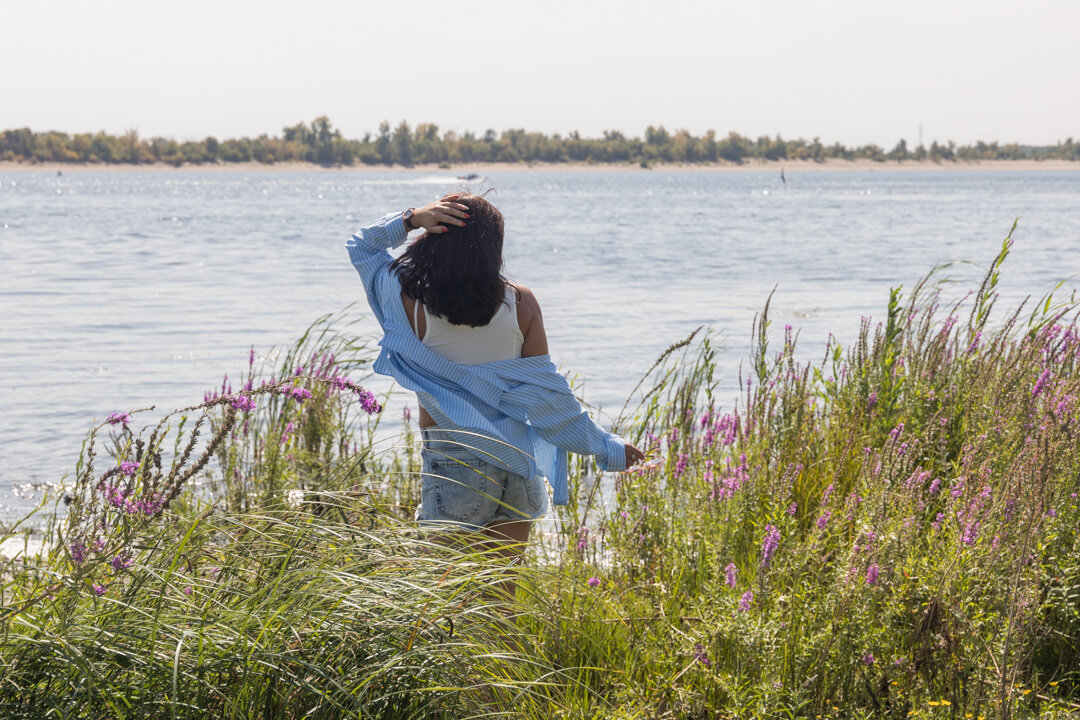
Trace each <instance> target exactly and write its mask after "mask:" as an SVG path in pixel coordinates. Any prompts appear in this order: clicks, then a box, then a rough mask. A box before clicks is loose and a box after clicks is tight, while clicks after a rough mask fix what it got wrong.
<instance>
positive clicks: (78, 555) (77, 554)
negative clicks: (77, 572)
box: [71, 540, 86, 565]
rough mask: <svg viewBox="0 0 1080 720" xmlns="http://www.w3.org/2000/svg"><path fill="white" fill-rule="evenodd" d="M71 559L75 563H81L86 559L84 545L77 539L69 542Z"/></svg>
mask: <svg viewBox="0 0 1080 720" xmlns="http://www.w3.org/2000/svg"><path fill="white" fill-rule="evenodd" d="M71 559H72V560H74V561H75V564H76V565H81V564H82V563H83V561H85V560H86V546H85V545H83V544H82V543H81V542H79V541H78V540H76V541H75V542H73V543H71Z"/></svg>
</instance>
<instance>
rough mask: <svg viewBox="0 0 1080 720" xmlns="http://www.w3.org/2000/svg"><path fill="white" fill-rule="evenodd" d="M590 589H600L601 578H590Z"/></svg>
mask: <svg viewBox="0 0 1080 720" xmlns="http://www.w3.org/2000/svg"><path fill="white" fill-rule="evenodd" d="M589 587H592V588H594V587H600V578H598V577H596V576H595V575H593V576H592V577H591V578H589Z"/></svg>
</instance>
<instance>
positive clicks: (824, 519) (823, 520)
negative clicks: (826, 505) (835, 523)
mask: <svg viewBox="0 0 1080 720" xmlns="http://www.w3.org/2000/svg"><path fill="white" fill-rule="evenodd" d="M831 517H832V510H826V511H825V512H823V513H822V514H821V516H820V517H819V518H818V519H817V526H818V529H819V530H824V529H825V526H826V525H828V524H829V518H831Z"/></svg>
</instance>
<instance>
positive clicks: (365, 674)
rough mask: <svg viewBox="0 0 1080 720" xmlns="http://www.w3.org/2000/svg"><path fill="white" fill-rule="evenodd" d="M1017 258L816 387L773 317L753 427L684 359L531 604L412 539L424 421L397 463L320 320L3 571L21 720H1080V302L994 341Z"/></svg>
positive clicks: (823, 362) (870, 340) (765, 322)
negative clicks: (638, 456)
mask: <svg viewBox="0 0 1080 720" xmlns="http://www.w3.org/2000/svg"><path fill="white" fill-rule="evenodd" d="M1010 249H1011V240H1010V239H1008V238H1007V239H1006V241H1005V243H1004V244H1003V246H1002V250H1001V252H1000V253H999V254H998V255H997V257H996V258H995V259H994V260H993V262H992V263H991V267H990V268H989V270H988V272H987V274H986V278H985V280H984V282H983V283H982V285H981V286H980V287H979V288H977V289H975V290H973V292H972V293H971V294H969V296H968V297H966V298H964V299H962V300H959V301H953V302H951V303H945V302H944V301H943V299H942V296H941V295H940V294H939V293H938V292H937V290H936V288H935V285H934V281H935V279H936V278H937V277H938V275H939V273H938V272H937V271H935V272H932V273H931V274H930V275H928V276H927V278H926V279H925V280H924V281H923V282H922V283H920V284H919V285H918V286H916V287H915V288H914V289H912V291H911V292H909V293H907V294H906V295H905V294H904V293H903V292H902V289H899V288H898V289H895V290H894V291H893V292H892V293H891V294H890V297H889V302H888V305H887V309H886V315H885V317H884V318H883V320H882V322H880V323H873V322H872V321H870V320H868V319H867V320H864V322H863V324H862V326H861V328H860V331H859V334H858V336H857V337H856V338H855V339H854V341H853V342H852V343H851V344H850V345H849V346H848V347H846V348H843V347H840V346H839V345H838V344H837V343H836V341H835V340H830V341H829V344H828V346H827V347H826V348H825V350H824V352H823V353H822V354H821V355H820V356H818V357H820V358H821V359H820V360H816V361H813V362H805V361H801V360H799V357H800V355H799V354H797V352H796V333H795V330H794V329H793V328H790V327H787V328H785V329H784V331H783V333H782V335H781V336H780V337H776V336H775V333H773V332H772V328H771V320H770V317H769V305H768V304H766V306H765V308H764V310H763V311H762V313H760V314H759V316H758V318H757V319H756V321H755V326H754V337H755V345H754V349H753V352H752V355H751V357H750V358H748V359H747V363H746V368H747V375H746V377H742V378H740V383H741V385H740V386H741V387H742V388H743V397H742V399H741V400H740V401H739V403H738V404H737V405H736V407H733V408H726V409H725V408H721V407H719V406H717V405H716V402H715V399H714V397H713V392H714V388H715V375H716V363H715V355H716V352H717V348H716V345H715V341H714V339H713V338H712V336H711V335H710V334H708V333H707V332H706V333H703V334H698V335H696V336H693V337H691V338H690V339H688V340H687V341H686V342H684V343H679V344H676V345H675V346H673V347H672V348H671V349H670V351H669V352H668V353H666V354H665V356H664V357H662V358H661V360H660V361H659V362H658V363H657V365H656V366H654V367H653V369H652V370H650V373H649V375H648V376H647V378H646V380H645V381H644V382H643V384H642V386H641V388H640V391H635V393H634V398H633V400H634V406H633V407H632V408H630V409H628V410H627V411H626V412H624V414H623V419H621V420H620V431H621V432H623V433H624V435H625V436H626V437H627V438H628V439H632V440H634V441H636V442H638V443H642V444H645V445H652V446H655V447H658V448H660V456H661V457H662V458H663V461H662V463H661V465H660V466H659V467H654V468H651V469H648V470H644V471H638V472H633V473H626V474H621V475H619V476H617V477H615V478H614V484H613V485H610V484H609V483H608V480H603V481H601V479H600V478H598V477H597V473H596V472H595V469H594V467H593V465H592V463H591V462H590V461H587V460H579V461H577V462H576V463H575V464H574V466H573V468H574V472H573V477H572V478H571V480H572V483H573V488H574V493H573V494H572V495H573V497H572V502H571V504H570V505H569V506H566V507H564V508H560V509H558V511H557V516H556V519H557V521H558V522H557V524H556V527H557V529H558V532H557V533H555V534H554V535H548V536H544V538H543V539H542V541H541V543H538V544H537V545H534V547H533V548H531V551H530V557H531V562H530V563H529V564H528V565H527V566H526V567H521V568H517V569H516V570H515V571H514V572H515V573H516V576H517V580H518V590H517V593H516V595H515V596H514V597H503V596H500V595H499V594H498V593H497V592H495V591H494V590H493V588H496V587H500V584H499V581H500V580H501V579H503V578H504V577H505V573H506V572H508V569H507V568H506V567H505V565H504V564H503V561H502V560H500V559H499V558H497V557H490V556H487V555H485V554H483V553H480V552H477V551H475V550H468V549H461V548H457V549H455V548H449V547H446V546H444V545H443V544H439V543H436V542H432V538H429V537H427V536H425V535H424V534H423V533H422V532H420V531H419V530H418V529H417V528H416V527H415V526H414V525H413V524H412V523H411V522H410V521H409V518H410V514H411V509H412V507H414V505H415V503H416V501H417V499H418V497H417V495H418V489H419V486H418V476H417V470H418V467H417V461H416V457H415V453H414V451H413V449H412V447H411V430H410V428H411V426H410V425H409V423H408V422H406V428H407V430H406V433H405V437H404V438H403V441H402V443H401V445H399V446H398V447H397V448H394V449H389V450H385V451H379V450H378V449H377V447H376V445H375V444H374V443H373V441H372V433H371V427H370V426H371V425H372V422H371V421H369V420H365V418H377V417H378V415H377V414H375V415H371V416H368V415H367V414H366V413H364V412H357V411H356V410H357V408H358V407H359V406H360V405H365V406H366V407H367V409H369V410H374V409H375V408H374V404H376V403H375V401H374V398H372V397H370V396H369V395H366V394H365V391H364V390H363V389H362V387H360V386H358V385H357V384H356V383H355V382H353V381H351V380H347V376H348V375H349V374H350V373H352V374H355V373H356V372H358V371H361V370H362V369H363V368H365V367H366V366H367V365H366V363H367V362H368V361H369V359H370V355H369V354H368V353H367V350H366V347H363V346H361V345H358V344H356V343H354V342H351V341H348V340H346V339H344V338H348V333H343V332H335V329H334V326H333V323H328V322H324V323H320V324H317V325H316V326H315V327H314V328H313V330H312V331H311V332H309V333H308V334H307V335H306V336H305V338H304V339H303V340H302V341H301V342H300V343H299V344H298V345H297V347H296V348H293V349H292V350H291V351H290V352H289V353H286V355H285V356H284V357H283V358H282V359H281V361H280V362H279V363H278V365H277V367H275V368H267V369H265V370H260V368H258V367H257V366H256V364H255V363H254V361H252V362H251V363H249V369H248V371H247V374H246V375H245V376H244V377H243V378H241V380H242V381H243V385H242V386H241V388H240V389H239V390H232V389H230V388H229V386H228V381H226V382H225V383H224V384H223V387H222V388H221V389H220V390H218V391H217V392H216V393H210V394H208V395H207V396H206V398H205V399H204V403H202V404H201V405H199V406H196V407H194V408H189V409H188V410H187V411H185V412H184V413H181V414H180V415H179V416H172V418H179V417H181V416H185V415H186V416H187V417H188V419H187V420H185V421H183V424H181V422H180V420H179V419H176V420H175V421H174V420H173V419H169V418H167V419H166V420H165V421H163V422H162V423H159V424H155V425H154V426H151V427H148V428H145V429H144V430H142V431H141V432H136V431H134V430H132V429H131V428H132V425H133V422H131V421H129V422H128V423H127V424H125V423H124V422H122V419H121V420H120V421H117V422H116V424H114V425H111V426H109V425H106V426H105V427H107V428H111V429H112V437H113V441H112V444H111V446H110V448H109V450H110V453H109V454H110V456H111V460H110V461H109V467H108V468H107V469H105V470H101V469H100V468H98V467H96V465H100V464H101V461H100V460H97V461H95V458H96V451H95V450H94V448H96V447H97V446H98V443H97V441H96V440H95V437H93V436H92V437H91V439H90V441H89V442H88V443H87V446H86V452H85V453H84V459H83V462H82V465H81V466H80V474H79V483H78V486H77V492H76V499H75V502H74V503H73V506H72V509H71V512H70V513H69V514H68V516H67V518H66V519H65V520H64V521H63V522H62V523H59V522H58V523H57V524H56V525H55V526H54V527H53V530H52V532H53V536H52V537H51V540H50V544H49V548H50V550H49V551H48V552H47V553H45V554H43V556H42V557H41V558H39V559H37V560H36V561H34V562H27V563H23V564H15V563H10V564H9V566H8V567H7V568H6V570H5V571H4V574H3V580H2V584H0V593H2V598H0V604H2V608H0V613H3V616H2V620H0V623H2V625H0V631H2V632H3V635H2V646H0V673H2V676H3V680H2V681H0V714H3V715H9V716H15V717H43V716H46V714H48V713H51V714H53V715H55V716H58V717H98V716H103V715H105V714H109V715H112V716H115V717H179V716H222V717H255V716H259V717H282V718H286V717H308V716H310V717H353V716H355V717H478V716H504V717H533V718H539V717H545V718H551V717H574V718H630V717H649V718H654V717H655V718H660V717H663V718H667V717H670V718H705V717H758V716H760V717H781V716H782V717H815V718H816V717H834V716H835V717H889V718H906V717H957V718H960V717H972V718H979V717H985V718H991V717H993V718H1008V717H1035V716H1053V715H1055V714H1058V715H1060V716H1064V715H1066V714H1068V713H1070V712H1076V711H1077V710H1078V709H1080V687H1078V683H1080V548H1078V540H1077V534H1078V533H1077V527H1078V521H1080V514H1078V513H1080V511H1078V505H1080V503H1078V501H1077V492H1078V490H1080V480H1078V477H1080V445H1078V440H1080V429H1078V423H1080V404H1078V398H1080V377H1078V374H1077V354H1078V352H1080V325H1078V322H1077V311H1078V309H1080V308H1078V306H1077V305H1076V303H1075V299H1074V298H1069V299H1067V300H1063V301H1061V300H1057V299H1055V298H1054V297H1053V296H1052V295H1048V296H1046V297H1044V298H1043V299H1042V300H1040V301H1039V303H1038V304H1037V306H1032V307H1031V309H1027V308H1026V307H1025V306H1021V307H1019V308H1015V309H1013V311H1012V312H1010V313H1008V314H1006V315H1003V316H1001V317H1000V318H998V317H997V316H996V315H995V313H994V303H995V300H996V297H997V295H996V292H997V291H996V286H997V282H998V278H999V277H1000V272H1001V269H1002V266H1003V263H1004V262H1005V259H1006V257H1007V255H1008V253H1009V251H1010ZM995 318H997V319H995ZM331 354H333V359H332V361H331V359H330V355H331ZM301 366H302V367H301ZM298 367H301V369H300V371H299V372H297V369H298ZM265 374H269V375H270V377H268V378H265V384H263V379H264V378H263V375H265ZM297 388H303V389H304V390H306V391H307V392H310V393H311V397H305V396H304V395H305V394H304V392H301V391H299V390H297ZM251 401H254V403H255V405H254V407H251ZM193 418H194V419H193ZM290 423H291V428H290ZM196 430H198V432H199V433H200V438H201V439H197V440H196V441H195V442H192V436H193V435H194V433H195V431H196ZM202 433H205V435H202ZM167 439H168V440H167ZM169 447H171V448H172V449H171V450H168V448H169ZM124 463H132V464H129V465H126V466H125V465H124ZM125 468H126V469H125ZM121 483H126V484H123V485H121ZM177 483H179V486H177ZM118 487H120V488H121V490H120V493H121V494H120V495H119V496H118V495H117V488H118ZM605 487H610V491H608V490H604V489H602V488H605ZM104 488H109V489H108V490H106V489H104ZM140 503H141V504H140Z"/></svg>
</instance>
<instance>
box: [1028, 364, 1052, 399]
mask: <svg viewBox="0 0 1080 720" xmlns="http://www.w3.org/2000/svg"><path fill="white" fill-rule="evenodd" d="M1048 382H1050V368H1046V369H1045V370H1043V371H1042V375H1040V376H1039V379H1038V380H1036V381H1035V387H1033V388H1032V389H1031V397H1032V398H1037V397H1039V395H1040V394H1041V393H1042V391H1043V390H1045V389H1046V383H1048Z"/></svg>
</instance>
